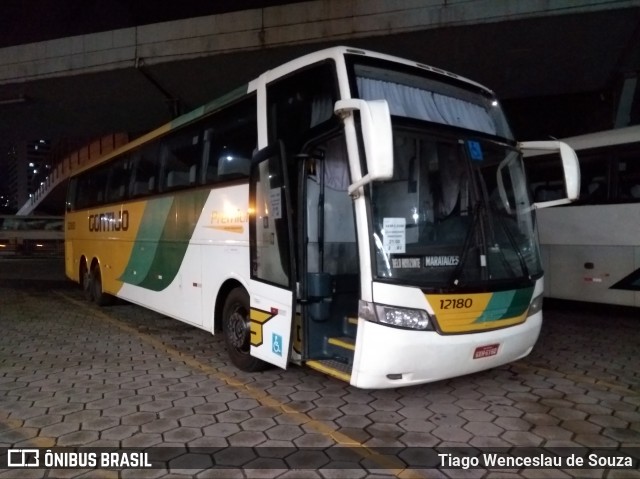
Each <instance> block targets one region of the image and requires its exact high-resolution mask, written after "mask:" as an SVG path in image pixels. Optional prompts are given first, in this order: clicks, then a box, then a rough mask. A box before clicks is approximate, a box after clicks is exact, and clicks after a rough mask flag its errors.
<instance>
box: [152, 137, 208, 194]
mask: <svg viewBox="0 0 640 479" xmlns="http://www.w3.org/2000/svg"><path fill="white" fill-rule="evenodd" d="M201 149H202V142H201V137H200V134H199V132H197V131H193V130H191V131H185V132H178V133H177V134H176V135H175V136H172V137H169V138H168V139H166V140H165V141H164V142H163V143H162V146H161V153H160V157H161V159H162V168H163V176H162V178H163V182H162V190H163V191H164V190H170V189H174V188H182V187H185V186H190V185H195V184H198V183H199V176H200V171H201V170H200V161H201V158H202V150H201Z"/></svg>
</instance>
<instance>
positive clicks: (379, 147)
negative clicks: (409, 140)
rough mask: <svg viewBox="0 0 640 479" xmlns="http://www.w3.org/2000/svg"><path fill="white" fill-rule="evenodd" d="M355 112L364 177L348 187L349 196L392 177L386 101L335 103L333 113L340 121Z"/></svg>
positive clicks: (356, 100)
mask: <svg viewBox="0 0 640 479" xmlns="http://www.w3.org/2000/svg"><path fill="white" fill-rule="evenodd" d="M354 110H358V111H359V112H360V122H361V125H362V141H363V143H364V152H365V155H366V156H367V174H366V175H364V176H363V177H362V178H360V179H359V180H357V181H356V182H354V183H353V184H352V185H350V186H349V190H348V191H349V194H350V195H351V194H353V192H354V191H356V190H357V189H358V188H360V187H361V186H364V185H366V184H368V183H371V182H372V181H378V180H389V179H391V177H393V133H392V130H391V113H390V112H389V105H388V104H387V101H386V100H371V101H366V100H360V99H356V98H352V99H349V100H338V101H337V102H336V104H335V107H334V112H335V113H336V115H338V116H340V117H341V118H342V119H344V118H347V117H349V116H351V115H353V111H354Z"/></svg>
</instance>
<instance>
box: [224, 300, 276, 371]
mask: <svg viewBox="0 0 640 479" xmlns="http://www.w3.org/2000/svg"><path fill="white" fill-rule="evenodd" d="M222 321H223V328H224V341H225V344H226V346H227V353H228V354H229V359H231V362H232V363H233V365H234V366H236V367H237V368H238V369H240V370H242V371H247V372H254V371H262V370H264V369H266V367H267V366H268V364H267V363H265V362H264V361H262V360H260V359H258V358H256V357H253V356H251V352H250V351H251V346H250V338H251V328H250V326H249V295H248V294H247V292H246V291H245V290H244V289H243V288H236V289H234V290H232V291H231V292H230V293H229V296H227V300H226V301H225V303H224V309H223V312H222Z"/></svg>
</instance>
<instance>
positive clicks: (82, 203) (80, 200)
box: [76, 168, 108, 208]
mask: <svg viewBox="0 0 640 479" xmlns="http://www.w3.org/2000/svg"><path fill="white" fill-rule="evenodd" d="M107 178H108V170H107V169H106V168H96V169H93V170H89V171H87V172H85V173H83V174H82V176H80V177H79V179H78V191H77V196H76V206H77V207H78V208H88V207H91V206H97V205H100V204H102V203H104V201H105V188H106V186H107Z"/></svg>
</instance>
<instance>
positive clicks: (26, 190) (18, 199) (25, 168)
mask: <svg viewBox="0 0 640 479" xmlns="http://www.w3.org/2000/svg"><path fill="white" fill-rule="evenodd" d="M50 152H51V142H50V141H49V140H33V141H26V142H20V143H18V144H15V145H12V146H10V147H9V148H8V150H7V151H6V152H4V154H5V155H6V158H5V159H6V163H5V164H6V165H7V166H6V168H5V172H6V173H7V174H6V177H5V179H4V185H2V186H3V187H2V189H0V197H1V198H0V207H2V208H3V209H9V210H18V209H19V208H20V207H21V206H22V205H24V204H25V203H26V202H27V200H28V199H29V197H30V196H31V195H32V194H33V193H34V192H35V191H36V190H37V189H38V188H39V187H40V184H41V183H42V182H43V181H44V179H45V178H46V177H47V176H48V175H49V173H50V171H51V163H50V161H51V160H50Z"/></svg>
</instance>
